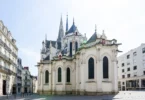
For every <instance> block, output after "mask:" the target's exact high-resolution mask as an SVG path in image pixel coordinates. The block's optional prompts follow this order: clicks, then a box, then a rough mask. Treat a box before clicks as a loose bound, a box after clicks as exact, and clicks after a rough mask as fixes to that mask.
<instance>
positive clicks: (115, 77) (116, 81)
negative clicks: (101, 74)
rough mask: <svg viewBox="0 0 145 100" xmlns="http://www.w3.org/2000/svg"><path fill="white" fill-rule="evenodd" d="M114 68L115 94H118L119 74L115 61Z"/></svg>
mask: <svg viewBox="0 0 145 100" xmlns="http://www.w3.org/2000/svg"><path fill="white" fill-rule="evenodd" d="M113 67H114V70H113V71H114V72H113V73H114V75H113V83H114V84H113V86H114V89H113V90H114V92H118V79H117V76H118V74H117V64H116V60H115V61H113Z"/></svg>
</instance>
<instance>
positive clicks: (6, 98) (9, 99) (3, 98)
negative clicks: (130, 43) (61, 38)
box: [0, 94, 31, 100]
mask: <svg viewBox="0 0 145 100" xmlns="http://www.w3.org/2000/svg"><path fill="white" fill-rule="evenodd" d="M30 96H31V95H30V94H28V95H27V94H24V97H23V96H22V95H21V94H17V95H14V94H12V95H9V96H7V95H3V96H0V100H15V99H22V98H27V97H30Z"/></svg>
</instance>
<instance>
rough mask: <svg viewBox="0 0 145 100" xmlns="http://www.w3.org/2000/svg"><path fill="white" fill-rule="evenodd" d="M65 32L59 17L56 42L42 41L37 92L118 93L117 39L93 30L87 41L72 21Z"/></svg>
mask: <svg viewBox="0 0 145 100" xmlns="http://www.w3.org/2000/svg"><path fill="white" fill-rule="evenodd" d="M67 25H68V22H67V23H66V32H65V35H64V31H63V23H62V19H61V21H60V27H59V35H58V39H57V41H52V40H47V38H46V40H45V42H42V50H41V60H40V62H38V64H37V66H38V93H39V94H62V95H63V94H76V95H92V94H93V95H97V94H112V93H117V92H118V81H117V53H118V51H119V50H118V45H120V44H119V43H117V40H115V39H112V40H109V39H107V37H106V35H105V33H104V31H103V33H102V34H101V35H100V34H98V33H97V31H96V29H95V32H94V34H93V35H92V36H91V37H90V39H89V40H87V38H86V35H82V34H81V33H80V32H79V31H78V29H77V27H76V26H75V22H74V20H73V24H72V26H71V27H70V29H69V30H68V26H67Z"/></svg>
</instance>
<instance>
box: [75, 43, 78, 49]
mask: <svg viewBox="0 0 145 100" xmlns="http://www.w3.org/2000/svg"><path fill="white" fill-rule="evenodd" d="M77 50H78V42H75V51H77Z"/></svg>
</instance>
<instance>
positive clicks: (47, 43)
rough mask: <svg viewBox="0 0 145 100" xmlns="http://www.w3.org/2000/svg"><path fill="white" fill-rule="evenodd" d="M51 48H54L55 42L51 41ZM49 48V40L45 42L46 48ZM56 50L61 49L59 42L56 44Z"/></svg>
mask: <svg viewBox="0 0 145 100" xmlns="http://www.w3.org/2000/svg"><path fill="white" fill-rule="evenodd" d="M51 44H52V46H53V47H54V48H55V45H56V41H51ZM49 47H50V40H46V48H49ZM57 49H61V42H57Z"/></svg>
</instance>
